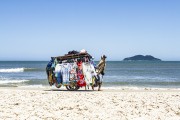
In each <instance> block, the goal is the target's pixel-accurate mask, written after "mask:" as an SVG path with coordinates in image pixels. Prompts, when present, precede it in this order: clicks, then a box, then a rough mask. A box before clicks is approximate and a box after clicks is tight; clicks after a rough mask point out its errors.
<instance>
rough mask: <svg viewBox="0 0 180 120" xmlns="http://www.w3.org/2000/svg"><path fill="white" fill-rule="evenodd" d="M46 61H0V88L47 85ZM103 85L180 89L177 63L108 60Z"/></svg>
mask: <svg viewBox="0 0 180 120" xmlns="http://www.w3.org/2000/svg"><path fill="white" fill-rule="evenodd" d="M47 63H48V61H0V87H23V86H31V87H33V86H42V87H46V86H49V84H48V80H47V75H46V71H45V68H46V65H47ZM96 63H97V62H96ZM103 86H104V87H124V86H126V87H152V88H180V62H174V61H173V62H171V61H169V62H168V61H157V62H151V61H108V62H107V66H106V70H105V76H104V79H103Z"/></svg>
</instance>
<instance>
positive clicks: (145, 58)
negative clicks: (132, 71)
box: [123, 55, 161, 61]
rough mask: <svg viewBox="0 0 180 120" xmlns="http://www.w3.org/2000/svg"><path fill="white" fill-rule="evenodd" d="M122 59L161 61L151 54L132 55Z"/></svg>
mask: <svg viewBox="0 0 180 120" xmlns="http://www.w3.org/2000/svg"><path fill="white" fill-rule="evenodd" d="M123 61H161V59H158V58H155V57H153V56H151V55H146V56H143V55H135V56H133V57H127V58H124V59H123Z"/></svg>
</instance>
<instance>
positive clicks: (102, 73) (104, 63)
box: [96, 55, 107, 91]
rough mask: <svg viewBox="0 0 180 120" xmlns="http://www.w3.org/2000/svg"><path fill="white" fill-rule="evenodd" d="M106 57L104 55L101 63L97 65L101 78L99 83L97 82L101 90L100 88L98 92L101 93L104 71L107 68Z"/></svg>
mask: <svg viewBox="0 0 180 120" xmlns="http://www.w3.org/2000/svg"><path fill="white" fill-rule="evenodd" d="M106 58H107V57H106V56H105V55H102V56H101V60H100V61H99V64H98V65H97V71H96V72H97V75H98V76H99V80H98V81H99V82H98V81H96V84H98V85H99V88H98V91H100V89H101V85H102V81H103V76H104V74H105V73H104V70H105V67H106Z"/></svg>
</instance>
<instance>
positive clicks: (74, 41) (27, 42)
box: [0, 0, 180, 61]
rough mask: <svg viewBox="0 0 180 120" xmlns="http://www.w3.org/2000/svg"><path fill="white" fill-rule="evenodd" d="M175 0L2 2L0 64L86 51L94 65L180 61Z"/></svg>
mask: <svg viewBox="0 0 180 120" xmlns="http://www.w3.org/2000/svg"><path fill="white" fill-rule="evenodd" d="M179 6H180V1H179V0H1V1H0V45H1V47H0V60H49V59H50V57H51V56H58V55H63V54H65V53H67V52H68V51H70V50H81V49H83V48H84V49H86V50H87V51H88V52H89V53H90V54H92V55H93V56H94V57H95V58H96V60H99V59H100V56H101V55H102V54H106V55H107V56H108V60H122V59H123V58H125V57H130V56H133V55H137V54H142V55H153V56H155V57H158V58H160V59H162V60H176V61H179V60H180V22H179V21H180V7H179Z"/></svg>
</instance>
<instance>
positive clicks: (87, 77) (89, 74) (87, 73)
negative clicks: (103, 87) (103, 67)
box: [82, 62, 93, 85]
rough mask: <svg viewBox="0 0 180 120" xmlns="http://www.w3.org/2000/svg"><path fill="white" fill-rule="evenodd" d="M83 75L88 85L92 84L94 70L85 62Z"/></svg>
mask: <svg viewBox="0 0 180 120" xmlns="http://www.w3.org/2000/svg"><path fill="white" fill-rule="evenodd" d="M82 68H83V74H84V78H85V81H86V84H87V85H90V84H92V73H93V68H92V66H91V64H90V63H89V62H85V63H83V64H82Z"/></svg>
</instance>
